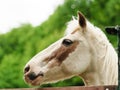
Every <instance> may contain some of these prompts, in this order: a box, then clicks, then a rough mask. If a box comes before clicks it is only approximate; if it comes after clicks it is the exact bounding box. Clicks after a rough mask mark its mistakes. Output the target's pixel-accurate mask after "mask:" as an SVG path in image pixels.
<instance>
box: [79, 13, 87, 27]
mask: <svg viewBox="0 0 120 90" xmlns="http://www.w3.org/2000/svg"><path fill="white" fill-rule="evenodd" d="M78 21H79V25H80V26H81V27H83V28H84V27H86V19H85V16H84V15H83V14H82V13H81V12H78Z"/></svg>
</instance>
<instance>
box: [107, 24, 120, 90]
mask: <svg viewBox="0 0 120 90" xmlns="http://www.w3.org/2000/svg"><path fill="white" fill-rule="evenodd" d="M105 30H106V32H107V33H108V34H112V35H117V39H118V40H117V41H118V88H117V90H120V26H109V27H106V28H105Z"/></svg>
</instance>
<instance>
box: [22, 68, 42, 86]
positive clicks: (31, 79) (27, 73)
mask: <svg viewBox="0 0 120 90" xmlns="http://www.w3.org/2000/svg"><path fill="white" fill-rule="evenodd" d="M43 77H44V74H43V73H42V72H39V73H38V74H35V73H34V72H32V71H31V70H30V66H27V67H25V69H24V80H25V82H27V83H28V84H30V85H33V86H38V85H40V83H41V82H42V81H43Z"/></svg>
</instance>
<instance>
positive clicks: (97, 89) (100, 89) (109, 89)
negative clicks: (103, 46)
mask: <svg viewBox="0 0 120 90" xmlns="http://www.w3.org/2000/svg"><path fill="white" fill-rule="evenodd" d="M2 90H117V86H114V85H113V86H90V87H84V86H73V87H54V88H18V89H2Z"/></svg>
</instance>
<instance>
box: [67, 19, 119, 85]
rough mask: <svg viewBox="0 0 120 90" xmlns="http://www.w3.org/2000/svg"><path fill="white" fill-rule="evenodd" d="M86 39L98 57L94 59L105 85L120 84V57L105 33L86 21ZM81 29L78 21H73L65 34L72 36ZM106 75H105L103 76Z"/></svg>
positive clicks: (69, 23)
mask: <svg viewBox="0 0 120 90" xmlns="http://www.w3.org/2000/svg"><path fill="white" fill-rule="evenodd" d="M86 23H87V25H86V30H87V33H85V34H86V38H87V40H88V42H89V44H90V45H91V47H92V48H93V50H94V51H93V52H91V53H94V55H96V58H94V59H95V60H96V61H94V62H95V63H97V65H95V66H96V69H97V70H98V71H99V72H98V73H99V75H100V76H101V82H102V83H103V85H105V84H110V85H112V84H115V83H116V85H117V83H118V74H117V73H118V65H117V64H118V56H117V53H116V51H115V49H114V48H113V46H112V44H111V43H110V42H109V40H108V39H107V37H106V35H105V34H104V33H103V31H102V30H101V29H100V28H98V27H96V26H94V25H93V24H91V23H90V22H89V21H88V20H86ZM78 27H80V26H79V23H78V20H77V19H73V20H71V21H70V22H68V25H67V30H66V32H65V34H66V35H67V34H70V33H71V32H73V31H74V30H75V29H76V28H78ZM103 74H104V75H103Z"/></svg>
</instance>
